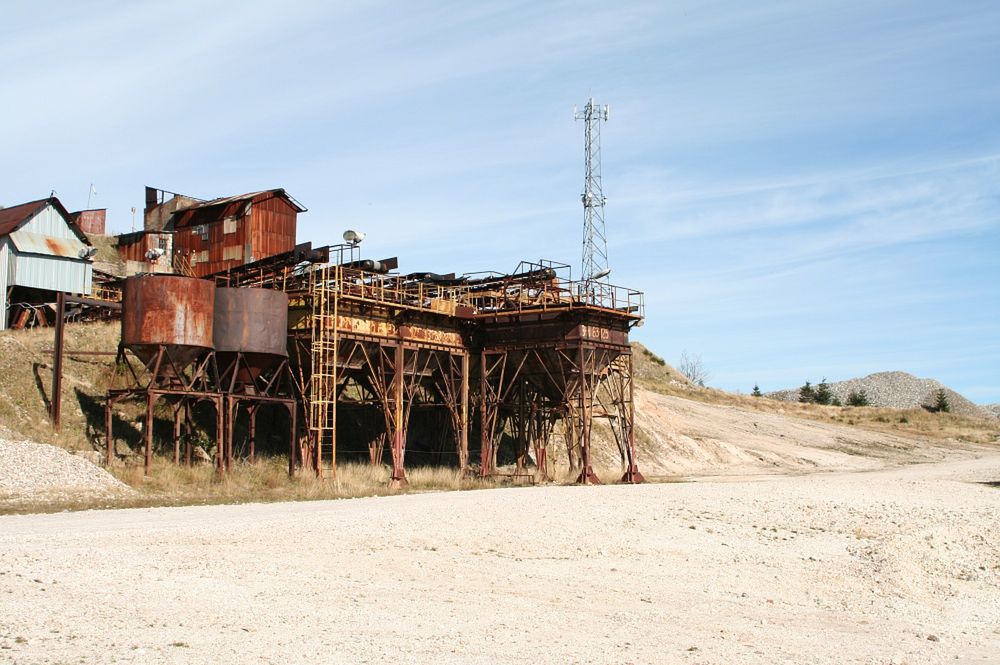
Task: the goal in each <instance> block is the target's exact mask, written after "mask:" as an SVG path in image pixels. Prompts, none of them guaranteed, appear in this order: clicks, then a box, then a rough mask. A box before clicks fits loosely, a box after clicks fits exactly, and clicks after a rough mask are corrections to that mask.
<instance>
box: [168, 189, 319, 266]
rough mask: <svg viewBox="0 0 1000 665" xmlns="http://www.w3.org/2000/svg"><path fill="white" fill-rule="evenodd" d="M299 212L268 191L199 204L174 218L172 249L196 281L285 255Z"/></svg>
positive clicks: (290, 247)
mask: <svg viewBox="0 0 1000 665" xmlns="http://www.w3.org/2000/svg"><path fill="white" fill-rule="evenodd" d="M279 191H280V190H279ZM298 210H299V209H298V208H297V207H296V206H294V205H293V204H292V203H290V202H289V200H288V199H287V198H286V197H285V196H283V195H280V196H279V195H276V194H275V193H274V192H272V191H269V192H258V193H256V194H254V195H243V196H239V197H230V198H228V199H219V200H217V201H210V202H207V203H204V204H200V205H199V206H198V207H195V208H191V209H187V210H182V211H179V212H177V213H176V214H175V216H174V224H175V230H176V235H175V239H174V247H175V251H176V252H177V253H178V254H179V255H180V256H182V257H185V258H186V259H187V260H188V261H189V262H190V263H191V266H192V269H193V271H194V274H195V275H197V276H199V277H203V276H205V275H211V274H213V273H217V272H221V271H223V270H228V269H230V268H234V267H236V266H239V265H242V264H244V263H249V262H252V261H259V260H260V259H263V258H266V257H268V256H273V255H275V254H281V253H283V252H288V251H291V250H292V249H293V248H294V247H295V227H296V220H297V216H298Z"/></svg>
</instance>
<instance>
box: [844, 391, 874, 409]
mask: <svg viewBox="0 0 1000 665" xmlns="http://www.w3.org/2000/svg"><path fill="white" fill-rule="evenodd" d="M869 403H870V402H869V401H868V393H866V392H865V391H864V388H862V389H860V390H852V391H851V392H849V393H847V406H868V405H869Z"/></svg>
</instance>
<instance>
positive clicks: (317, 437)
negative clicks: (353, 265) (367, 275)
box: [309, 265, 340, 478]
mask: <svg viewBox="0 0 1000 665" xmlns="http://www.w3.org/2000/svg"><path fill="white" fill-rule="evenodd" d="M309 286H310V289H309V290H310V293H311V295H312V317H311V322H310V323H311V347H310V351H311V356H312V368H311V369H312V373H311V375H310V376H311V378H310V381H309V435H310V440H311V441H312V443H313V445H314V451H315V455H316V457H315V459H314V464H315V465H316V473H317V475H318V476H320V477H321V478H331V477H335V476H336V473H337V309H338V301H339V297H338V296H339V290H340V266H338V265H330V266H323V267H322V268H320V269H318V270H315V271H313V272H312V273H311V275H310V285H309Z"/></svg>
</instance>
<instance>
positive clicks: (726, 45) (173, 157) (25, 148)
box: [0, 0, 1000, 402]
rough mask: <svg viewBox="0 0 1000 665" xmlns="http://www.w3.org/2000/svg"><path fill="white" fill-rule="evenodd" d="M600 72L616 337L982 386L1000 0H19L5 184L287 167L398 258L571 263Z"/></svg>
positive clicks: (992, 229) (178, 187)
mask: <svg viewBox="0 0 1000 665" xmlns="http://www.w3.org/2000/svg"><path fill="white" fill-rule="evenodd" d="M591 95H593V96H594V97H595V98H596V99H597V101H598V102H600V103H607V104H610V105H611V120H610V122H608V123H607V124H606V125H605V126H604V127H603V156H604V160H603V166H604V190H605V194H606V195H607V196H608V206H607V211H606V216H607V223H608V236H609V255H610V260H611V263H612V267H613V269H614V273H613V281H614V282H615V283H620V284H624V285H627V286H633V287H636V288H640V289H642V290H644V291H646V293H647V315H648V321H647V323H646V325H645V326H644V327H642V328H641V329H639V330H637V331H636V334H635V338H636V339H638V340H640V341H642V342H644V343H645V344H647V345H648V346H649V347H651V348H652V349H653V350H655V351H656V352H658V353H660V354H661V355H663V356H664V357H665V358H667V359H668V360H670V361H673V362H676V361H677V359H678V357H679V356H680V354H681V352H682V351H684V350H686V351H688V352H689V353H692V354H700V355H701V356H702V359H703V361H704V363H705V365H706V366H707V368H708V370H709V371H710V373H711V379H710V383H711V384H712V385H716V386H718V387H722V388H726V389H731V390H742V391H744V392H749V391H750V389H751V388H752V387H753V385H754V383H755V382H758V383H759V384H760V386H761V388H762V389H764V390H771V389H778V388H783V387H789V386H795V385H800V384H801V383H802V382H803V381H805V380H807V379H808V380H812V381H813V382H816V381H818V380H819V379H821V378H822V377H823V376H826V377H828V378H829V379H830V380H839V379H845V378H849V377H852V376H858V375H864V374H867V373H870V372H875V371H882V370H890V369H900V370H905V371H909V372H912V373H914V374H917V375H919V376H928V377H933V378H937V379H939V380H941V381H943V382H945V383H946V384H948V385H950V386H952V387H954V388H956V389H957V390H959V391H960V392H962V393H963V394H965V395H966V396H968V397H970V398H971V399H973V400H974V401H978V402H1000V256H998V249H1000V119H998V113H997V110H998V108H1000V4H998V3H996V2H975V1H966V2H961V3H943V2H892V1H885V2H877V3H873V2H850V1H846V0H838V1H837V2H801V1H797V2H771V3H743V2H704V1H702V2H649V3H645V2H619V3H606V2H604V3H589V2H564V3H543V2H523V3H520V2H511V3H499V2H496V3H489V4H488V5H487V4H485V3H483V4H479V3H469V2H437V3H435V2H419V3H416V2H415V3H378V2H365V3H357V4H353V3H346V2H340V3H319V2H314V3H300V2H286V3H270V2H253V1H247V2H239V3H211V2H161V3H131V2H128V3H126V2H88V3H77V2H37V3H12V4H8V5H7V6H5V8H4V11H3V20H2V21H0V99H2V103H0V109H2V111H0V118H2V119H3V123H2V124H0V150H2V153H3V156H4V158H3V160H2V161H0V203H3V204H6V205H12V204H14V203H18V202H21V201H25V200H29V199H33V198H39V197H43V196H46V195H47V194H48V193H49V191H50V190H52V189H55V190H56V191H57V193H58V195H59V196H60V198H61V199H62V200H63V201H64V202H65V203H66V204H67V206H68V207H70V208H71V209H78V208H82V207H84V206H85V205H86V203H87V192H88V188H89V185H90V183H91V182H93V183H95V186H96V188H97V191H98V196H97V197H96V198H94V199H93V201H92V205H93V206H94V207H107V208H108V214H109V222H110V226H111V228H113V229H115V230H118V231H127V230H129V228H130V225H131V213H130V212H129V210H130V208H131V207H132V206H136V207H137V208H139V209H140V223H141V208H142V205H143V198H142V197H143V189H142V188H143V186H144V185H146V184H149V185H154V186H157V187H162V188H164V189H169V190H173V191H180V192H184V193H189V194H191V195H194V196H200V197H204V198H211V197H215V196H223V195H230V194H235V193H240V192H245V191H253V190H256V189H262V188H268V187H285V188H287V189H288V190H289V192H291V193H292V195H294V196H295V197H296V198H298V199H299V200H300V201H302V202H303V203H304V204H305V205H306V206H307V207H308V208H309V212H308V213H306V214H304V215H302V216H301V217H300V226H299V238H300V240H312V241H313V242H314V243H317V244H325V243H333V242H335V241H337V240H338V238H339V236H340V233H341V232H342V231H343V230H344V229H346V228H358V229H363V230H364V231H366V232H367V233H368V240H367V241H366V243H365V249H366V252H367V254H368V255H370V256H372V257H384V256H393V255H398V256H399V257H400V261H401V268H402V269H403V270H405V271H411V270H413V271H415V270H433V271H437V272H450V271H456V272H464V271H473V270H484V269H494V270H511V269H513V268H514V267H515V266H516V265H517V263H518V261H519V260H520V259H522V258H525V259H537V258H540V257H544V258H551V259H556V260H563V261H565V262H568V263H572V264H574V265H575V266H578V265H579V262H580V257H579V253H580V240H581V234H582V219H583V212H582V209H581V205H580V201H579V194H580V191H581V188H582V180H583V128H582V126H581V124H580V123H576V122H574V121H573V119H572V115H571V112H572V108H573V106H574V105H582V104H583V103H584V102H585V101H586V99H587V98H588V96H591Z"/></svg>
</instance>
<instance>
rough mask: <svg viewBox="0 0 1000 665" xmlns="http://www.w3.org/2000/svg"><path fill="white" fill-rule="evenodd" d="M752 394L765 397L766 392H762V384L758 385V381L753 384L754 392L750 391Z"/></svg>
mask: <svg viewBox="0 0 1000 665" xmlns="http://www.w3.org/2000/svg"><path fill="white" fill-rule="evenodd" d="M750 394H751V395H753V396H754V397H763V396H764V393H762V392H761V391H760V386H758V385H757V384H756V383H755V384H753V392H752V393H750Z"/></svg>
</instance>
